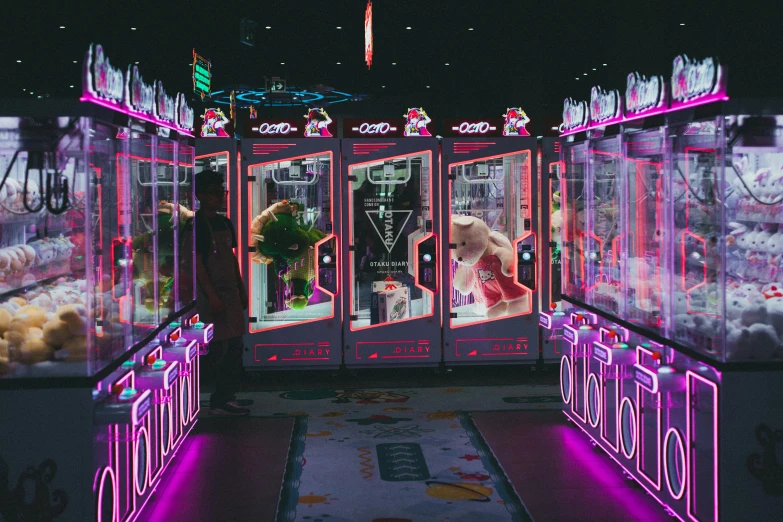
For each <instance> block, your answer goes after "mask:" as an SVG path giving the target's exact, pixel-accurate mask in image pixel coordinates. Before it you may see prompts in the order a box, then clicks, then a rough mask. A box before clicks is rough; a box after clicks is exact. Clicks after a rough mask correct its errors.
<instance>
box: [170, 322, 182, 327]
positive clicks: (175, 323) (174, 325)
mask: <svg viewBox="0 0 783 522" xmlns="http://www.w3.org/2000/svg"><path fill="white" fill-rule="evenodd" d="M181 325H182V323H179V322H174V323H171V327H172V328H179V327H180V326H181Z"/></svg>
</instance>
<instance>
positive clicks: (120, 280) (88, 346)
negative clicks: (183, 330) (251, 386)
mask: <svg viewBox="0 0 783 522" xmlns="http://www.w3.org/2000/svg"><path fill="white" fill-rule="evenodd" d="M82 72H83V77H82V80H83V90H82V97H81V99H80V100H79V101H77V100H54V99H52V100H44V101H40V100H39V101H37V103H31V102H27V101H17V100H14V101H10V102H4V103H2V104H0V129H2V131H1V132H0V334H2V336H1V338H0V411H2V422H3V429H2V430H0V448H1V449H0V484H2V486H0V487H2V488H3V492H2V494H0V512H1V513H2V516H4V517H5V519H6V520H21V519H30V520H52V519H55V518H56V519H57V520H58V521H59V520H62V521H66V522H68V521H74V522H76V521H85V520H95V521H109V520H111V521H119V520H123V521H125V520H128V521H130V520H135V519H136V518H138V517H139V514H140V512H141V511H142V510H143V508H144V505H145V504H146V503H147V502H148V501H149V498H150V495H151V494H152V492H153V491H154V490H155V488H156V487H157V486H158V484H159V483H160V480H161V476H162V474H163V473H164V471H165V469H166V468H167V466H169V465H170V464H171V462H172V459H173V457H174V454H175V453H176V450H177V448H178V447H179V446H180V445H181V444H182V441H183V440H184V439H185V437H186V436H187V433H188V432H189V431H190V430H191V429H192V428H193V426H194V425H195V422H196V419H195V416H193V415H191V412H192V411H193V410H192V409H191V408H190V404H191V399H192V395H190V394H189V393H188V394H183V393H182V389H183V388H182V387H181V386H180V383H181V382H182V379H183V378H184V377H185V376H184V374H185V373H187V372H189V371H190V367H183V366H182V365H180V363H179V361H178V360H177V358H176V357H175V356H174V355H173V354H172V353H170V352H168V353H167V352H166V351H165V350H164V351H158V352H156V353H155V354H154V356H153V357H149V356H148V355H149V352H150V346H152V345H155V344H156V342H157V340H156V336H157V335H159V334H160V333H161V332H162V331H163V330H165V329H166V328H167V327H168V325H169V323H170V322H172V321H174V320H176V319H179V318H180V317H188V316H189V315H190V314H192V313H193V294H192V293H189V292H188V287H187V285H186V284H183V282H184V281H187V280H188V278H190V280H191V281H192V280H193V278H194V272H193V270H192V265H191V267H190V271H188V270H187V269H186V266H187V265H186V264H183V263H181V261H182V259H183V257H182V251H181V250H180V249H179V248H178V246H179V244H178V241H177V239H178V230H179V223H180V219H181V218H184V216H182V215H181V213H180V212H179V211H178V210H177V208H178V207H177V205H178V204H179V203H180V202H183V203H185V204H186V203H187V201H188V195H187V192H188V186H189V181H188V180H189V172H191V171H192V164H193V155H192V150H193V149H192V148H193V144H192V137H193V136H192V128H193V121H192V118H193V113H192V111H191V110H190V108H189V107H188V106H187V103H186V102H185V98H184V96H181V95H180V96H169V95H168V94H166V91H165V90H164V88H163V85H162V84H161V83H160V82H157V83H155V84H148V83H146V82H144V80H143V78H142V77H141V74H140V73H139V70H138V67H133V66H131V67H128V68H127V69H125V70H123V69H119V68H117V67H115V66H113V65H112V64H111V63H110V61H109V58H108V56H107V55H106V54H105V53H104V50H103V48H102V46H100V45H90V48H89V50H88V52H87V53H86V55H85V61H84V66H83V69H82ZM191 186H192V185H191ZM159 198H160V199H159ZM190 288H191V289H192V286H191V287H190ZM187 360H188V362H189V364H191V365H193V364H196V363H197V362H196V360H195V357H189V358H188V359H187ZM183 401H186V402H184V403H185V404H186V405H187V406H188V410H187V414H186V415H182V414H180V412H179V409H178V408H179V406H180V405H181V404H183ZM171 408H177V409H176V412H177V418H173V417H172V416H171V415H167V414H166V413H164V410H167V411H169V412H170V411H172V410H171ZM6 490H7V491H6Z"/></svg>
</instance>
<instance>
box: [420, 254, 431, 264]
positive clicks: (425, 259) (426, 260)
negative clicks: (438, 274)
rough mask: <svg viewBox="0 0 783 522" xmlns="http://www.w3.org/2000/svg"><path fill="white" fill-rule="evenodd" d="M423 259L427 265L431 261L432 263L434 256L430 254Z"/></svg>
mask: <svg viewBox="0 0 783 522" xmlns="http://www.w3.org/2000/svg"><path fill="white" fill-rule="evenodd" d="M421 258H422V259H423V260H424V262H425V263H429V262H430V261H432V256H431V255H429V254H424V255H423V256H422V257H421Z"/></svg>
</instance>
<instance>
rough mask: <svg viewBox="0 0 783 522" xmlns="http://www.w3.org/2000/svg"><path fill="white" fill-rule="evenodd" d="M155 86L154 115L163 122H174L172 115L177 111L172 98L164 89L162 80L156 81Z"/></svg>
mask: <svg viewBox="0 0 783 522" xmlns="http://www.w3.org/2000/svg"><path fill="white" fill-rule="evenodd" d="M155 87H156V88H155V94H156V100H155V101H156V103H155V109H156V110H157V113H156V116H157V117H158V119H160V120H163V121H165V122H174V115H175V114H176V112H177V111H176V107H175V105H174V98H172V97H171V96H169V95H168V94H166V90H165V89H164V88H163V82H161V81H160V80H159V81H158V82H157V83H156V85H155Z"/></svg>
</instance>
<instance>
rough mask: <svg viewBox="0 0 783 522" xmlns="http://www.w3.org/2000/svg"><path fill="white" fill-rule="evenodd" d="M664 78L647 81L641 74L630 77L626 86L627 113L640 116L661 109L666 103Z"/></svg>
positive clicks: (633, 74) (654, 77)
mask: <svg viewBox="0 0 783 522" xmlns="http://www.w3.org/2000/svg"><path fill="white" fill-rule="evenodd" d="M664 85H665V84H664V82H663V77H662V76H653V77H652V78H650V79H647V77H646V76H642V75H640V74H639V73H631V74H629V75H628V79H627V80H626V86H625V112H626V113H631V114H639V113H642V112H646V111H650V110H654V109H660V108H661V107H663V106H664V104H665V102H666V95H665V93H666V91H665V89H664Z"/></svg>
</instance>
